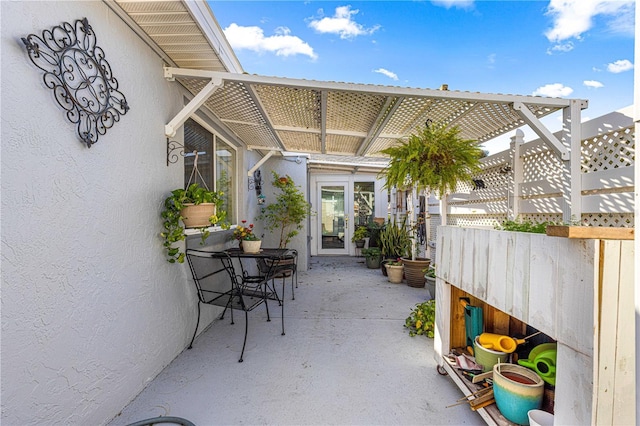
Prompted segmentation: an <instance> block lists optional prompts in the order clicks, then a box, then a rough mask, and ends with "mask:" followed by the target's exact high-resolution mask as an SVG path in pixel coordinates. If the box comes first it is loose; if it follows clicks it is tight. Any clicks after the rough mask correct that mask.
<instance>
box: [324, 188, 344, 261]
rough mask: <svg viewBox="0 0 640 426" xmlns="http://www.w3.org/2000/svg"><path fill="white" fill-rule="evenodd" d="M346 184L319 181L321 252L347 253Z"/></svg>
mask: <svg viewBox="0 0 640 426" xmlns="http://www.w3.org/2000/svg"><path fill="white" fill-rule="evenodd" d="M346 189H347V188H346V185H345V184H340V183H333V182H332V183H330V184H329V183H318V193H319V194H320V214H319V219H320V220H319V221H318V223H319V225H320V227H321V229H320V235H321V238H320V246H319V247H318V253H319V254H346V253H347V252H348V249H349V247H348V246H347V244H346V240H347V234H348V216H347V214H346V210H345V207H346V202H345V201H346V192H347V191H346Z"/></svg>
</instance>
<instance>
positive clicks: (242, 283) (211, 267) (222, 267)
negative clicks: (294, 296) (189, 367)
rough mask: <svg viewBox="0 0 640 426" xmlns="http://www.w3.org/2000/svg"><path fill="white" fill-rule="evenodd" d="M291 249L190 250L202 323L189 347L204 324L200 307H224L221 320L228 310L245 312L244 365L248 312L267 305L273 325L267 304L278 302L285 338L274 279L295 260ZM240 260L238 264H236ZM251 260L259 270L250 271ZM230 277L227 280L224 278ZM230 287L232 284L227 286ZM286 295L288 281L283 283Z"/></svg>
mask: <svg viewBox="0 0 640 426" xmlns="http://www.w3.org/2000/svg"><path fill="white" fill-rule="evenodd" d="M292 253H295V252H292V251H290V250H288V249H271V248H265V249H262V250H260V251H259V252H257V253H245V252H244V251H242V250H240V249H237V248H236V249H228V250H224V251H219V250H216V249H215V248H214V247H202V248H200V249H197V250H196V249H189V250H187V260H188V263H189V267H190V269H191V273H192V275H193V279H194V283H195V285H196V289H197V292H198V298H199V303H198V321H197V322H196V328H195V331H194V334H193V337H192V339H191V343H190V344H189V348H191V346H192V344H193V340H194V339H195V335H196V332H197V329H198V323H199V321H200V303H203V304H212V305H218V306H222V307H224V308H225V309H224V311H223V313H222V315H221V316H220V319H222V318H224V314H225V312H226V311H227V309H231V323H232V324H233V310H234V309H239V310H242V311H244V312H245V336H244V342H243V345H242V352H241V354H240V359H239V361H240V362H242V360H243V358H242V357H243V354H244V348H245V345H246V339H247V331H248V317H247V312H248V311H251V310H253V309H254V308H255V307H257V306H258V305H260V304H262V303H264V304H265V307H266V310H267V321H271V317H270V314H269V305H268V303H267V300H277V301H278V303H279V304H280V306H281V321H282V335H284V334H285V332H284V301H283V300H282V298H281V297H280V296H279V295H278V293H277V291H276V289H275V280H274V278H275V277H276V276H278V274H279V273H281V272H282V271H283V266H282V265H281V264H280V261H282V260H284V259H287V257H289V258H290V259H291V258H293V255H292ZM234 259H235V260H237V262H234V261H233V260H234ZM247 259H254V260H255V262H256V265H255V268H254V267H249V266H250V265H249V264H248V262H247ZM234 263H239V265H240V271H241V273H240V274H238V273H237V269H236V268H235V267H234ZM221 273H222V274H223V275H226V276H228V279H226V280H225V279H224V277H223V275H220V274H221ZM226 283H228V284H226ZM281 294H282V295H284V280H283V281H282V293H281Z"/></svg>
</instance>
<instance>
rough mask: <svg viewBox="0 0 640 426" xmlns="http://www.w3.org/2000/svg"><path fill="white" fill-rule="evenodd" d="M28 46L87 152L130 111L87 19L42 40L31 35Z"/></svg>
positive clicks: (45, 34)
mask: <svg viewBox="0 0 640 426" xmlns="http://www.w3.org/2000/svg"><path fill="white" fill-rule="evenodd" d="M22 42H23V43H24V44H25V46H26V47H27V52H28V54H29V57H30V58H31V61H32V62H33V63H34V64H35V66H37V67H38V68H40V69H41V70H42V71H44V75H43V79H44V83H45V85H46V86H47V87H48V88H50V89H51V90H53V93H54V96H55V98H56V101H57V102H58V104H60V106H61V107H62V108H64V110H65V111H66V112H67V113H66V115H67V118H68V119H69V121H71V122H72V123H75V124H77V125H78V126H77V132H78V136H79V137H80V139H81V140H82V142H83V143H85V144H86V145H87V147H89V148H91V145H93V144H94V143H96V142H98V136H100V135H104V134H105V133H106V132H107V129H110V128H111V127H112V126H113V125H114V123H115V122H117V121H119V120H120V116H121V115H124V114H126V113H127V111H129V105H128V104H127V100H126V99H125V97H124V95H123V94H122V93H121V92H120V91H119V90H118V80H116V79H115V77H113V75H112V73H111V67H110V66H109V63H108V62H107V60H106V59H105V55H104V51H103V50H102V49H101V48H100V47H99V46H98V45H97V44H96V35H95V33H94V32H93V29H92V28H91V25H89V21H88V20H87V18H83V19H81V20H77V21H76V22H75V23H74V24H73V25H71V24H69V23H68V22H64V23H62V24H61V25H58V26H55V27H53V28H52V29H51V30H44V31H43V32H42V37H38V36H37V35H35V34H29V36H27V37H26V38H24V37H23V38H22Z"/></svg>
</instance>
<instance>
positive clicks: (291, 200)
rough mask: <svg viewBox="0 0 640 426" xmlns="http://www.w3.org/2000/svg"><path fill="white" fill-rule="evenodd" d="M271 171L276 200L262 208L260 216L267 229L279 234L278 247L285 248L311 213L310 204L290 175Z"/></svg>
mask: <svg viewBox="0 0 640 426" xmlns="http://www.w3.org/2000/svg"><path fill="white" fill-rule="evenodd" d="M271 173H272V174H273V182H272V184H273V186H274V187H275V188H276V189H278V190H279V191H280V192H279V194H277V195H276V201H275V202H274V203H271V204H269V205H268V206H267V207H265V208H264V211H263V212H262V214H261V215H260V218H261V219H263V220H264V222H265V228H266V229H267V230H269V231H272V232H277V233H278V234H279V239H280V243H279V247H280V248H285V247H287V244H289V242H291V239H292V238H293V237H295V236H296V235H298V232H299V231H300V230H301V229H302V228H303V226H304V220H305V219H306V218H307V217H308V216H309V215H310V214H311V205H310V204H309V203H308V202H307V201H306V200H305V198H304V194H303V193H302V191H300V190H299V189H298V187H297V186H296V185H295V184H294V182H293V180H292V179H291V177H289V176H288V175H287V176H280V175H279V174H278V173H276V172H275V171H272V172H271Z"/></svg>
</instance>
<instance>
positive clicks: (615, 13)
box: [545, 0, 634, 43]
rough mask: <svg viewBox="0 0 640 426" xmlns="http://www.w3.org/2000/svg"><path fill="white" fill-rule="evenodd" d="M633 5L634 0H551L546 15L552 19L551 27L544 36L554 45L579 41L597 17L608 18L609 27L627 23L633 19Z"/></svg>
mask: <svg viewBox="0 0 640 426" xmlns="http://www.w3.org/2000/svg"><path fill="white" fill-rule="evenodd" d="M633 3H634V0H551V1H550V2H549V8H548V10H547V15H550V16H551V17H552V18H553V27H552V28H550V29H549V30H547V31H546V32H545V35H546V37H547V39H548V40H549V41H551V42H554V43H557V42H561V41H563V40H567V39H570V38H576V39H580V38H581V37H582V34H583V33H585V32H586V31H588V30H590V29H591V27H592V26H593V18H594V17H595V16H597V15H602V16H604V17H606V18H608V20H609V26H610V27H613V26H615V25H618V26H619V25H621V23H620V20H622V21H623V22H628V21H629V19H633V13H631V11H632V9H633ZM628 15H631V16H630V17H629V16H628ZM625 25H627V26H628V24H625ZM631 34H633V32H632V33H631Z"/></svg>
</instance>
